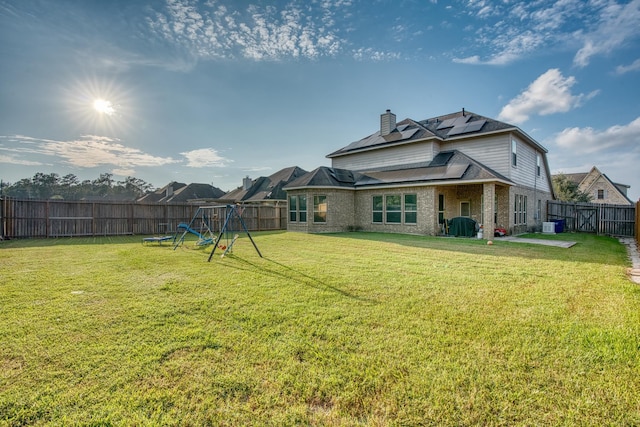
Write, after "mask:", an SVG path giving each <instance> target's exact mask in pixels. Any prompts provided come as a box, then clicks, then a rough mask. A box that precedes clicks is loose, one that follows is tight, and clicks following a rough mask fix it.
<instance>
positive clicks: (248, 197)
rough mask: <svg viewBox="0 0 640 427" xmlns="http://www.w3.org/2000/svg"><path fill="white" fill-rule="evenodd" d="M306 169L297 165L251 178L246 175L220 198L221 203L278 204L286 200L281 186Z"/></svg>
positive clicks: (285, 194) (301, 174)
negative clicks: (236, 185) (237, 185)
mask: <svg viewBox="0 0 640 427" xmlns="http://www.w3.org/2000/svg"><path fill="white" fill-rule="evenodd" d="M306 173H307V171H305V170H304V169H300V168H299V167H297V166H292V167H288V168H285V169H282V170H280V171H278V172H276V173H274V174H272V175H270V176H261V177H259V178H256V179H254V180H252V179H251V178H249V177H248V176H247V177H246V178H244V179H243V180H242V187H238V188H236V189H235V190H233V191H230V192H228V193H227V194H225V195H224V196H222V197H221V198H220V202H223V203H234V204H235V203H241V204H249V203H250V204H262V205H279V204H283V203H286V202H287V193H286V192H285V191H284V190H283V187H284V186H285V185H287V184H288V183H290V182H291V181H293V180H295V179H297V178H299V177H301V176H303V175H305V174H306Z"/></svg>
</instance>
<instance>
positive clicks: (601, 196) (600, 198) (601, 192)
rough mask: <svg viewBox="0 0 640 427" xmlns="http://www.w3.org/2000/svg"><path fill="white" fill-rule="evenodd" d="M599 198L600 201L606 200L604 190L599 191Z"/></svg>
mask: <svg viewBox="0 0 640 427" xmlns="http://www.w3.org/2000/svg"><path fill="white" fill-rule="evenodd" d="M597 198H598V200H602V199H604V190H598V195H597Z"/></svg>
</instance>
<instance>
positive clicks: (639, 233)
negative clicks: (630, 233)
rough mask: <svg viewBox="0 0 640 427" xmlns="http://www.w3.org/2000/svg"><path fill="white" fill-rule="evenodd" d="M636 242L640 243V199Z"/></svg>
mask: <svg viewBox="0 0 640 427" xmlns="http://www.w3.org/2000/svg"><path fill="white" fill-rule="evenodd" d="M635 225H636V227H635V228H636V242H637V243H638V245H640V199H639V200H638V201H637V202H636V224H635Z"/></svg>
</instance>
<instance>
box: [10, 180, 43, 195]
mask: <svg viewBox="0 0 640 427" xmlns="http://www.w3.org/2000/svg"><path fill="white" fill-rule="evenodd" d="M4 194H6V195H7V196H10V197H16V198H19V199H30V198H32V197H36V196H35V195H33V183H32V182H31V179H30V178H23V179H21V180H20V181H18V182H15V183H13V184H12V185H10V186H8V187H6V188H5V190H4Z"/></svg>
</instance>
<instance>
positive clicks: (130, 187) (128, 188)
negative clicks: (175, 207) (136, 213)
mask: <svg viewBox="0 0 640 427" xmlns="http://www.w3.org/2000/svg"><path fill="white" fill-rule="evenodd" d="M118 185H120V186H122V187H123V188H124V191H125V193H126V194H131V195H133V196H135V197H136V198H138V197H142V196H144V195H145V194H146V193H148V192H149V191H151V190H152V188H153V185H151V184H149V183H148V182H145V181H144V180H142V179H140V178H134V177H132V176H128V177H126V178H125V180H124V181H118Z"/></svg>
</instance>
